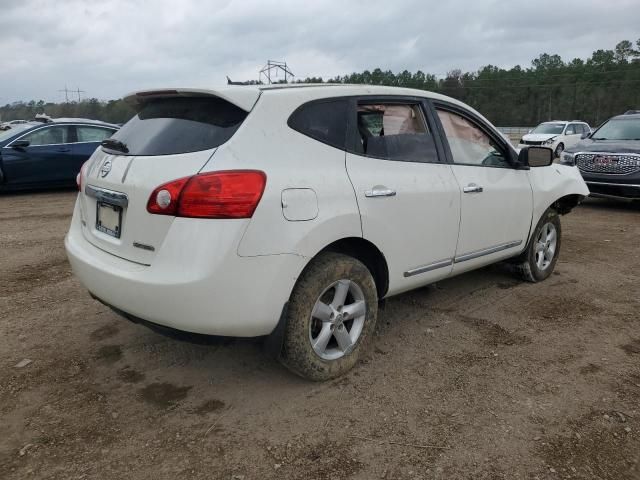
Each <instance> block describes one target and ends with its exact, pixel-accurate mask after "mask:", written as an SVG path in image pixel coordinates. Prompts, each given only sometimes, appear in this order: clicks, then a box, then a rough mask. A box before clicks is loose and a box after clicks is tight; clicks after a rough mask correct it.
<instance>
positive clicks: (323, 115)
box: [287, 99, 348, 150]
mask: <svg viewBox="0 0 640 480" xmlns="http://www.w3.org/2000/svg"><path fill="white" fill-rule="evenodd" d="M347 108H348V102H347V100H346V99H336V100H320V101H314V102H310V103H306V104H304V105H302V106H301V107H299V108H298V109H297V110H296V111H295V112H293V113H292V114H291V116H290V117H289V121H288V122H287V123H288V125H289V126H290V127H291V128H293V129H294V130H296V131H298V132H300V133H302V134H304V135H307V136H308V137H311V138H313V139H315V140H318V141H320V142H322V143H326V144H327V145H331V146H332V147H336V148H339V149H341V150H344V149H345V139H346V136H347Z"/></svg>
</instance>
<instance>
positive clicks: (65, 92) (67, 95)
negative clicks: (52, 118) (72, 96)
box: [58, 85, 71, 103]
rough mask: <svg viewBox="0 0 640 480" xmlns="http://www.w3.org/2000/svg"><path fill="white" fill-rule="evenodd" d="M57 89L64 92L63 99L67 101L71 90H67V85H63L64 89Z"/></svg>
mask: <svg viewBox="0 0 640 480" xmlns="http://www.w3.org/2000/svg"><path fill="white" fill-rule="evenodd" d="M58 91H59V92H64V101H65V103H69V92H70V91H71V90H69V89H68V88H67V86H66V85H65V86H64V90H58Z"/></svg>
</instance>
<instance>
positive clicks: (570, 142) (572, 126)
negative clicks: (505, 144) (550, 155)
mask: <svg viewBox="0 0 640 480" xmlns="http://www.w3.org/2000/svg"><path fill="white" fill-rule="evenodd" d="M590 133H591V127H589V125H588V124H586V123H585V122H581V121H580V120H573V121H571V122H566V121H563V120H554V121H552V122H543V123H541V124H540V125H538V126H537V127H536V128H534V129H533V130H531V131H530V132H529V133H527V134H526V135H524V136H523V137H522V138H521V139H520V143H519V145H518V148H524V147H529V146H531V145H537V146H543V147H549V148H551V149H552V150H553V152H554V154H555V156H556V157H558V158H560V155H562V152H563V150H565V149H567V148H569V147H573V146H574V145H575V144H577V143H578V142H579V141H580V140H582V139H584V138H586V137H587V136H588V135H589V134H590Z"/></svg>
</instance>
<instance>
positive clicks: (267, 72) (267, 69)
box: [259, 60, 295, 84]
mask: <svg viewBox="0 0 640 480" xmlns="http://www.w3.org/2000/svg"><path fill="white" fill-rule="evenodd" d="M280 71H282V72H284V83H287V76H289V77H291V78H293V77H294V76H295V75H294V74H293V72H292V71H291V70H290V69H289V67H288V66H287V62H276V61H273V60H267V64H266V65H265V66H264V67H262V70H260V77H259V81H260V82H262V77H264V78H265V80H266V83H268V84H270V83H273V81H272V79H271V73H272V72H274V73H275V76H276V77H277V76H278V72H280Z"/></svg>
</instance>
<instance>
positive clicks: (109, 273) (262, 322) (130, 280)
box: [65, 205, 305, 337]
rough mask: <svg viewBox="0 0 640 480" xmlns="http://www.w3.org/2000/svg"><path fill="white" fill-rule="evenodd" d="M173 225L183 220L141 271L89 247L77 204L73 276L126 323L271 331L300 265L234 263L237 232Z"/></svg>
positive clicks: (293, 258)
mask: <svg viewBox="0 0 640 480" xmlns="http://www.w3.org/2000/svg"><path fill="white" fill-rule="evenodd" d="M176 220H178V219H176ZM179 220H185V221H184V222H178V221H176V222H174V225H173V226H172V227H171V231H170V232H169V234H168V235H167V237H166V238H165V241H164V243H163V244H162V247H161V248H160V250H159V251H158V254H157V256H156V258H155V259H154V262H153V264H152V265H151V266H145V265H140V264H137V263H133V262H130V261H128V260H124V259H122V258H119V257H116V256H114V255H112V254H110V253H107V252H105V251H103V250H101V249H99V248H97V247H95V246H94V245H92V244H91V243H89V242H88V241H87V240H86V239H85V238H84V236H83V234H82V231H81V228H80V218H79V212H78V206H77V205H76V211H75V212H74V216H73V219H72V222H71V227H70V230H69V232H68V234H67V236H66V237H65V247H66V250H67V256H68V257H69V262H70V263H71V267H72V269H73V272H74V273H75V275H76V276H77V277H78V278H79V279H80V281H81V282H82V284H83V285H84V286H85V287H86V288H87V289H88V290H89V291H90V292H91V294H92V295H94V296H95V297H97V298H99V299H100V300H101V301H102V302H104V303H106V304H108V305H109V306H111V307H113V308H114V309H116V310H120V311H122V312H124V313H126V314H127V315H128V316H130V317H135V318H139V319H143V320H146V321H148V322H152V323H154V324H158V325H162V326H165V327H169V328H173V329H176V330H181V331H186V332H192V333H201V334H206V335H224V336H237V337H254V336H261V335H267V334H269V333H271V331H272V330H273V329H274V328H275V327H276V325H277V323H278V320H279V317H280V314H281V312H282V308H283V305H284V304H285V303H286V302H287V301H288V299H289V296H290V294H291V290H292V288H293V285H294V283H295V281H296V279H297V277H298V275H299V273H300V272H301V271H302V268H303V267H304V262H305V259H304V258H303V257H300V256H297V255H269V256H266V255H265V256H256V257H240V256H238V255H237V253H236V250H237V242H238V234H237V232H229V233H228V234H224V233H222V234H220V232H216V234H217V235H216V238H211V236H208V235H206V228H205V229H203V228H202V226H203V224H202V223H199V224H198V220H196V221H195V223H194V220H193V219H179ZM191 225H195V226H196V228H195V229H192V228H189V227H190V226H191ZM176 252H181V254H180V255H178V256H176V255H175V253H176Z"/></svg>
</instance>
